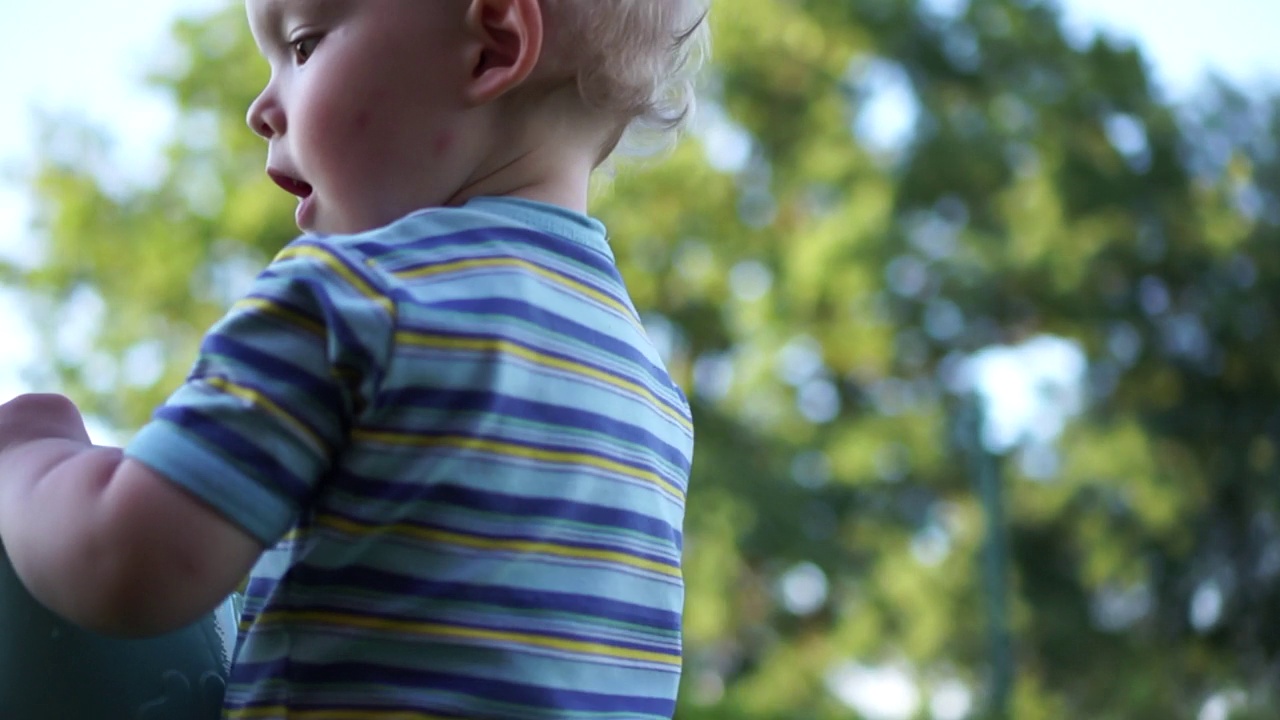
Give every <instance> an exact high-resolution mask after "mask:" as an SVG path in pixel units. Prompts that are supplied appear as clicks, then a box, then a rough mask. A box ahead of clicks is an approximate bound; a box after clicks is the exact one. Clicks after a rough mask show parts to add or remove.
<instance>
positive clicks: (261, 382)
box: [127, 198, 693, 720]
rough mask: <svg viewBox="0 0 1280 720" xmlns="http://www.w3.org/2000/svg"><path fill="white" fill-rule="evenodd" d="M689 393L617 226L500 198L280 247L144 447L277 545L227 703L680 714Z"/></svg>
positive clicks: (362, 715) (291, 714) (531, 713)
mask: <svg viewBox="0 0 1280 720" xmlns="http://www.w3.org/2000/svg"><path fill="white" fill-rule="evenodd" d="M692 444H693V433H692V423H691V418H690V413H689V407H688V404H687V402H686V400H685V398H684V396H683V394H682V393H681V392H680V390H679V389H678V388H677V387H676V385H675V384H674V383H673V382H672V380H671V378H670V376H669V375H668V373H667V371H666V370H665V369H664V367H663V362H662V360H661V358H660V357H659V355H658V353H657V352H656V351H655V349H654V346H653V345H652V344H651V342H650V341H649V339H648V337H647V336H646V334H645V331H644V329H643V327H642V326H641V323H640V320H639V318H638V316H637V314H636V311H635V309H634V307H633V306H632V304H631V301H630V299H629V298H628V295H627V291H626V289H625V287H624V285H623V282H622V280H621V278H620V277H619V275H618V272H617V270H616V268H615V265H614V261H613V256H612V254H611V252H610V250H609V246H608V244H607V242H606V239H605V233H604V227H603V226H602V225H600V224H599V223H598V222H596V221H595V220H592V219H590V218H587V217H585V216H582V215H579V214H577V213H572V212H569V211H566V210H563V209H559V208H555V207H552V206H549V205H542V204H539V203H533V202H528V201H521V200H512V199H497V198H483V199H477V200H473V201H472V202H470V203H468V204H467V205H466V206H465V207H462V208H450V209H436V210H425V211H422V212H418V213H415V214H413V215H410V216H408V217H406V218H404V219H402V220H400V221H398V222H396V223H394V224H392V225H390V226H388V227H385V228H382V229H379V230H376V231H371V232H368V233H364V234H359V235H352V236H343V237H325V238H320V237H311V238H302V239H299V240H297V241H295V242H293V243H292V244H290V245H289V246H288V247H287V248H285V249H284V250H283V251H282V252H281V253H280V254H279V256H277V258H276V259H275V260H274V261H273V262H272V263H271V265H270V266H269V267H268V268H267V269H266V271H265V272H264V273H263V274H262V275H261V276H260V277H259V278H258V280H257V281H256V283H255V285H254V287H253V288H252V291H251V292H250V293H249V294H248V295H247V296H246V297H245V298H244V299H242V300H241V301H239V302H238V303H237V304H236V305H235V306H234V307H233V309H232V310H231V311H230V313H229V314H228V315H227V316H226V317H225V318H224V319H223V320H222V321H220V322H219V324H218V325H216V326H215V327H214V328H213V329H212V330H211V331H210V333H209V335H208V336H207V338H206V339H205V341H204V343H203V346H202V349H201V353H200V356H199V359H198V361H197V363H196V365H195V368H194V370H193V372H192V374H191V377H190V378H189V380H188V381H187V383H186V384H185V385H184V386H183V387H181V388H180V389H179V390H178V391H177V392H176V393H175V394H174V395H173V397H172V398H171V399H170V400H169V402H168V403H166V404H165V405H164V406H163V407H162V408H160V409H159V410H158V411H157V412H156V415H155V418H154V420H153V421H152V422H151V423H150V424H149V425H147V426H146V427H145V428H144V429H143V430H142V431H141V432H140V433H139V435H138V436H137V437H136V438H135V440H134V441H133V442H132V443H131V444H130V445H129V447H128V448H127V452H128V454H129V455H130V456H131V457H133V458H136V459H138V460H140V461H142V462H144V463H145V464H147V465H148V466H150V467H152V468H154V469H155V470H156V471H158V472H160V473H161V474H163V475H165V476H167V477H168V478H170V479H171V480H172V481H174V482H176V483H178V484H180V485H182V486H183V487H185V488H186V489H188V490H190V491H191V492H193V493H194V494H195V495H197V496H198V497H200V498H202V499H203V500H205V501H206V502H208V503H209V504H211V505H212V506H213V507H215V508H217V509H218V510H219V511H221V512H222V513H224V514H225V515H226V516H227V517H228V518H230V519H231V520H233V521H234V522H236V523H237V524H239V525H241V526H243V527H244V528H245V529H246V530H247V531H249V532H250V533H252V534H253V535H254V536H256V537H257V538H258V539H259V540H261V541H262V542H263V543H264V544H265V545H266V546H268V547H271V548H272V549H270V550H269V551H267V552H266V554H264V555H263V557H262V559H261V560H260V561H259V563H258V565H257V566H256V568H255V569H254V572H253V575H252V577H251V578H250V580H249V583H248V590H247V597H246V605H245V613H244V616H243V619H242V623H241V636H240V639H239V643H238V647H237V653H236V659H235V663H234V666H233V669H232V673H231V678H230V682H229V685H228V692H227V700H226V708H227V716H228V717H230V718H285V717H288V718H317V719H320V718H323V719H325V720H345V719H347V718H350V719H357V718H358V719H360V720H377V718H397V719H400V718H403V719H408V718H432V719H436V718H493V719H500V718H511V719H512V720H515V719H517V718H518V719H520V720H530V719H537V718H583V719H586V718H610V719H612V720H621V719H623V718H669V717H671V716H672V714H673V713H674V709H675V695H676V688H677V684H678V680H679V674H680V649H681V636H680V631H681V611H682V605H683V599H684V593H683V584H682V580H681V572H680V553H681V542H682V536H681V528H682V521H683V516H684V501H685V489H686V483H687V480H688V475H689V466H690V461H691V456H692Z"/></svg>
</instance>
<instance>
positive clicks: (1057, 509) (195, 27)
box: [0, 0, 1280, 720]
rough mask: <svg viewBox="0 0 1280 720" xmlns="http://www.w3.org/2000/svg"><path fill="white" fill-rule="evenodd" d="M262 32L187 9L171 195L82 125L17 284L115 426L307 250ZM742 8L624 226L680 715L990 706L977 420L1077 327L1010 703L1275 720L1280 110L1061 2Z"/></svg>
mask: <svg viewBox="0 0 1280 720" xmlns="http://www.w3.org/2000/svg"><path fill="white" fill-rule="evenodd" d="M242 12H243V11H242V9H241V6H240V4H239V3H235V2H230V1H229V2H228V6H227V8H226V10H225V11H224V12H220V13H217V14H214V15H212V16H208V17H200V18H194V19H189V20H185V21H182V22H180V23H179V24H178V25H177V26H176V28H175V37H176V40H177V44H178V47H179V48H181V50H182V53H181V59H182V61H181V62H178V63H176V64H172V65H170V66H169V67H167V68H166V69H164V70H162V71H160V72H158V73H157V75H156V76H155V77H154V78H153V81H154V83H155V84H156V86H157V87H159V88H161V89H163V90H164V91H166V92H168V93H169V94H170V96H171V97H172V99H173V101H174V103H175V104H176V105H177V106H178V107H179V108H180V112H181V114H180V120H179V123H178V126H177V127H176V128H175V133H174V136H173V137H174V139H173V141H172V142H171V143H170V144H169V146H168V149H167V155H166V161H167V162H166V168H165V172H164V175H163V177H162V178H160V179H159V180H158V181H157V182H154V183H150V184H147V185H145V186H143V187H135V186H128V185H121V184H120V183H118V182H115V181H113V180H112V178H113V177H115V176H118V175H119V174H120V173H119V172H118V171H113V168H112V160H111V154H110V149H109V143H107V142H106V141H105V140H104V139H103V138H101V137H99V136H97V135H95V134H94V133H93V132H92V131H90V130H86V129H84V128H80V127H76V126H73V125H70V124H68V123H50V125H49V128H48V132H47V135H46V139H45V142H44V143H43V144H42V146H41V149H40V150H39V154H38V164H37V167H35V169H34V171H33V173H32V177H31V192H32V195H33V197H34V200H35V202H36V203H37V208H38V211H37V216H36V221H35V227H34V232H35V234H36V236H37V237H38V238H39V239H40V240H41V241H42V242H43V254H42V259H41V261H40V262H39V263H38V264H37V265H36V266H35V267H33V268H31V269H29V270H26V269H12V268H11V269H9V272H10V274H12V273H13V272H19V273H20V274H21V280H20V282H21V283H22V287H23V288H24V289H25V290H26V291H27V292H28V294H29V296H30V297H31V299H32V301H33V308H35V313H36V316H37V319H38V323H39V326H40V328H41V329H42V330H43V331H44V333H45V336H46V337H45V339H46V342H47V346H48V351H49V357H52V358H57V365H56V367H55V368H54V369H55V370H56V371H57V374H58V377H59V379H60V380H61V382H62V383H63V385H64V387H66V388H67V389H68V390H69V392H71V393H72V394H73V395H74V396H75V397H76V399H77V400H79V401H80V402H81V403H82V404H83V405H84V406H85V407H86V408H87V409H88V410H90V411H92V412H93V413H95V414H97V415H99V416H100V417H102V418H104V419H105V420H107V421H108V422H110V423H111V424H113V425H115V426H116V427H123V428H132V427H137V426H138V425H140V424H141V423H143V422H144V421H145V420H146V418H147V416H148V414H149V412H150V409H151V408H152V407H153V406H154V405H155V404H156V403H158V402H159V401H161V400H162V399H163V398H164V396H165V395H166V393H167V392H168V391H169V390H170V389H171V388H173V387H174V386H175V385H176V384H177V383H178V382H180V381H181V379H182V376H183V374H184V372H185V371H186V370H187V365H188V363H189V362H190V360H191V358H192V357H193V354H194V351H195V348H196V344H197V342H198V340H199V337H200V335H201V333H202V332H203V330H204V329H205V328H206V327H207V326H208V325H209V324H210V323H211V322H212V321H213V320H214V319H215V318H216V317H217V316H218V315H219V313H220V312H221V311H222V310H224V309H225V307H226V306H227V304H228V303H229V302H230V301H231V299H232V298H233V297H234V296H235V294H236V291H237V290H238V289H240V288H243V286H244V283H245V281H246V279H247V278H249V277H252V275H253V274H254V272H255V271H256V269H257V268H258V267H260V266H261V264H262V263H264V262H265V260H266V259H267V258H269V257H270V256H271V255H272V254H273V253H274V251H275V250H276V249H278V248H279V247H280V246H281V245H282V244H284V243H285V242H287V241H288V240H289V239H291V237H292V236H293V233H294V230H293V226H292V217H291V212H290V208H289V205H290V201H289V199H288V198H287V197H286V196H284V194H283V193H280V192H279V191H277V190H276V189H275V187H274V186H273V185H272V184H271V182H270V181H269V180H268V179H267V178H266V177H265V175H264V174H263V172H262V166H263V155H264V153H263V147H262V144H261V142H260V141H259V140H258V139H257V138H255V137H254V136H253V135H252V134H251V133H250V132H248V130H247V129H246V128H245V127H244V124H243V115H244V110H245V108H246V107H247V106H248V103H249V101H250V100H251V99H252V97H253V95H254V94H255V92H256V90H257V88H259V87H260V85H261V83H262V82H263V81H264V79H265V75H266V68H265V65H264V64H263V63H262V62H261V61H260V60H259V59H258V58H257V54H256V52H255V50H254V48H253V45H252V42H251V40H250V38H249V35H248V33H247V30H246V28H245V23H244V20H243V18H242ZM714 21H715V30H716V52H715V60H714V65H713V67H712V69H711V72H710V73H709V75H708V78H709V81H708V83H707V86H706V88H705V93H704V94H705V103H704V105H705V108H704V109H705V112H704V113H703V115H702V118H703V119H702V121H701V122H700V125H699V128H698V131H697V132H696V133H695V134H694V135H693V136H692V137H691V138H690V139H689V140H688V141H687V142H685V143H683V144H681V145H680V146H679V147H678V148H677V149H676V150H675V151H674V152H673V153H672V154H671V155H669V156H666V157H664V158H662V159H661V161H660V162H659V161H644V162H640V163H626V162H624V163H622V164H621V169H620V170H619V171H618V173H617V176H616V177H615V178H613V179H612V180H611V181H610V182H609V183H608V185H607V187H602V189H601V190H600V193H599V197H598V199H597V205H596V208H595V211H596V213H597V214H598V215H599V216H601V217H602V218H603V219H604V220H605V221H606V222H607V223H608V224H609V225H610V227H611V231H612V235H613V238H614V242H615V245H616V250H617V255H618V258H619V261H620V264H621V267H622V271H623V273H624V275H625V276H626V277H627V278H628V280H629V282H630V283H631V286H632V289H633V290H634V294H635V297H636V301H637V303H638V305H639V306H640V307H641V308H642V309H643V310H644V312H645V313H646V318H647V322H648V324H649V325H650V327H651V328H652V329H653V332H654V335H655V337H658V338H660V340H661V341H662V342H663V344H668V345H670V357H671V364H672V368H673V370H674V372H675V373H676V374H677V376H678V377H679V378H680V379H681V381H682V382H683V383H684V385H685V386H686V387H687V388H689V389H690V391H691V394H692V397H693V399H694V401H695V405H696V412H697V417H698V432H699V445H698V457H697V463H696V467H695V477H694V479H693V487H692V491H691V494H690V498H689V502H690V512H689V517H688V527H687V530H688V539H687V572H688V582H689V595H688V620H687V640H688V642H687V656H688V659H687V664H686V673H685V679H686V683H685V691H684V693H683V696H682V701H681V703H682V704H681V708H680V715H679V716H680V718H682V719H684V720H717V719H721V718H723V719H725V720H728V719H731V718H732V719H734V720H738V719H742V720H751V719H758V720H764V719H766V718H769V719H772V718H779V719H787V720H792V719H794V720H824V719H826V718H850V717H858V715H857V712H856V710H855V709H854V708H853V707H851V705H850V704H849V703H847V702H844V701H842V700H841V698H842V697H845V698H847V697H848V695H849V690H850V688H851V687H853V686H854V685H856V684H857V682H855V679H856V677H857V676H858V675H857V674H858V673H859V672H861V673H862V674H863V676H870V677H878V678H880V679H881V681H882V682H880V684H879V685H873V687H878V688H880V694H881V695H884V694H885V693H886V692H887V690H885V688H887V687H889V685H891V684H892V682H891V680H892V678H893V677H899V678H900V677H902V674H905V676H906V677H907V678H908V679H909V680H910V682H911V683H912V684H913V685H914V687H915V688H916V691H917V692H918V693H919V702H918V703H917V712H916V714H915V716H914V717H919V718H929V717H937V718H959V717H969V716H972V717H983V716H985V714H986V713H988V711H990V710H992V709H991V708H989V707H988V706H987V704H986V702H985V698H986V697H987V694H988V692H989V689H990V685H991V678H992V669H991V658H992V648H991V647H990V645H989V643H988V636H987V629H986V626H987V608H988V601H989V597H988V596H987V595H986V594H985V590H984V587H983V583H982V574H981V572H980V554H981V552H982V544H983V541H984V537H985V535H986V525H985V519H984V514H983V509H982V506H981V504H980V502H979V499H978V497H977V494H976V492H975V489H974V480H973V477H972V472H971V469H972V468H973V466H974V465H973V461H974V458H973V457H972V453H970V452H966V451H965V448H964V447H963V446H962V445H960V444H958V443H957V442H955V441H954V438H955V437H956V436H957V433H956V422H957V420H956V418H957V417H958V413H959V410H960V408H961V407H962V405H963V403H964V401H965V399H966V395H967V393H968V392H969V391H970V390H971V389H972V372H971V371H972V368H973V367H974V366H973V363H972V362H969V361H970V360H971V358H973V357H974V355H975V353H978V352H979V351H981V350H983V349H986V348H992V347H1001V346H1005V347H1014V346H1018V345H1019V344H1020V343H1023V342H1025V341H1028V340H1030V339H1033V338H1036V337H1039V336H1046V335H1047V336H1055V337H1060V338H1067V339H1069V340H1070V341H1071V342H1073V343H1075V344H1076V346H1077V347H1078V348H1079V349H1080V351H1081V352H1082V353H1083V354H1084V357H1085V358H1086V359H1087V366H1086V367H1087V369H1086V372H1085V373H1084V376H1083V384H1082V388H1081V390H1082V392H1083V395H1084V400H1083V403H1082V410H1081V412H1080V413H1078V414H1076V415H1074V416H1073V417H1071V418H1069V421H1068V422H1067V423H1066V425H1065V429H1064V430H1063V432H1061V433H1060V434H1057V435H1053V434H1052V433H1050V437H1049V438H1047V439H1046V438H1045V437H1040V438H1039V439H1036V438H1035V437H1029V438H1026V439H1024V440H1023V441H1022V442H1020V443H1018V444H1016V445H1014V446H1013V447H1011V448H1009V450H1008V453H1007V456H1006V457H1004V458H1003V462H1002V465H1001V466H1002V467H1003V471H1004V478H1005V482H1004V492H1005V504H1006V506H1007V507H1006V508H1005V512H1006V514H1007V518H1008V527H1007V529H1006V530H1005V532H1004V533H1003V536H1004V537H1006V538H1007V540H1008V542H1009V547H1010V553H1011V572H1010V582H1009V588H1008V591H1009V593H1010V607H1011V611H1010V616H1009V618H1008V622H1009V623H1010V625H1011V629H1012V636H1013V655H1014V659H1015V666H1016V684H1015V686H1014V689H1013V693H1012V699H1011V703H1012V704H1011V707H1010V710H1009V715H1010V716H1012V717H1016V718H1026V719H1028V720H1034V719H1037V718H1046V719H1047V718H1086V717H1087V718H1148V717H1159V718H1194V717H1196V716H1197V714H1198V713H1199V712H1200V709H1201V708H1202V707H1204V706H1205V703H1206V702H1208V703H1216V705H1215V707H1219V708H1221V709H1223V711H1224V712H1223V714H1221V715H1219V716H1218V717H1226V716H1227V713H1228V712H1234V714H1233V715H1231V717H1234V718H1253V717H1258V718H1261V717H1273V716H1274V715H1275V713H1276V712H1277V711H1278V709H1280V698H1278V697H1277V690H1276V688H1277V687H1278V685H1277V682H1276V681H1277V680H1278V679H1280V621H1277V620H1276V619H1275V618H1277V617H1280V584H1278V583H1280V514H1278V511H1280V506H1278V504H1277V499H1278V498H1277V494H1278V493H1280V485H1278V484H1277V482H1276V480H1277V475H1278V474H1280V473H1278V472H1277V471H1278V470H1280V464H1278V462H1280V451H1278V443H1280V363H1278V362H1277V360H1276V357H1275V356H1276V355H1277V353H1278V351H1280V322H1278V321H1277V315H1276V313H1275V312H1274V306H1275V302H1276V298H1277V293H1280V157H1278V156H1277V147H1276V143H1277V142H1280V102H1278V101H1277V100H1275V99H1271V98H1262V99H1259V98H1258V97H1256V96H1251V95H1246V94H1243V93H1241V92H1240V91H1238V90H1236V89H1233V88H1231V87H1230V86H1228V85H1227V84H1225V83H1222V82H1215V83H1212V84H1210V85H1209V86H1208V87H1206V88H1204V90H1203V91H1202V92H1201V93H1200V94H1199V95H1198V96H1197V97H1195V98H1194V99H1192V100H1191V101H1189V102H1188V103H1186V104H1184V105H1182V106H1173V105H1172V104H1170V103H1169V102H1167V101H1166V100H1164V99H1163V98H1162V97H1161V96H1160V93H1159V92H1158V90H1157V89H1156V88H1154V87H1153V85H1152V82H1151V80H1150V77H1149V75H1148V73H1147V71H1146V69H1145V61H1144V59H1143V57H1142V56H1141V54H1140V53H1139V52H1138V51H1137V50H1135V49H1134V48H1132V47H1130V46H1128V45H1126V44H1124V43H1122V42H1119V41H1116V40H1113V39H1109V38H1106V37H1098V38H1091V39H1089V40H1088V41H1079V40H1072V39H1070V38H1068V36H1067V35H1065V34H1064V32H1063V30H1062V28H1061V26H1060V22H1059V18H1058V15H1057V12H1056V10H1055V9H1054V8H1053V7H1052V6H1050V5H1046V4H1044V3H1042V2H1036V1H1035V0H970V1H969V2H968V3H965V2H948V3H941V2H932V3H926V2H918V1H917V0H859V1H858V2H836V1H834V0H751V1H750V2H734V3H728V2H721V3H719V4H718V5H717V7H716V8H715V11H714ZM895 127H898V128H899V129H901V130H902V132H900V133H896V134H895V133H892V132H889V131H890V130H893V129H894V128H895ZM0 277H4V275H0ZM1024 357H1027V358H1029V360H1028V362H1035V356H1034V355H1027V356H1024ZM1008 387H1009V388H1013V387H1014V386H1013V385H1012V379H1010V384H1009V385H1008ZM1010 391H1012V390H1010ZM1059 400H1061V398H1059ZM1048 402H1049V403H1050V405H1051V406H1052V405H1053V402H1054V398H1053V397H1050V398H1048ZM1058 405H1059V406H1061V402H1059V403H1058ZM877 672H878V673H880V674H879V675H877V674H876V673H877ZM886 672H889V673H891V674H889V675H886V674H885V673H886ZM868 673H869V675H868ZM892 673H897V675H893V674H892ZM886 678H890V679H889V680H886ZM873 694H875V693H873ZM946 698H951V699H952V701H951V702H947V701H946ZM881 699H882V700H883V699H884V698H883V697H882V698H881ZM854 704H857V703H854ZM908 705H909V704H908ZM860 707H861V706H860ZM966 707H968V711H967V712H966V711H965V708H966ZM864 711H866V712H868V716H869V717H871V716H873V715H874V713H872V712H871V711H870V710H867V709H866V708H864ZM886 717H888V716H886Z"/></svg>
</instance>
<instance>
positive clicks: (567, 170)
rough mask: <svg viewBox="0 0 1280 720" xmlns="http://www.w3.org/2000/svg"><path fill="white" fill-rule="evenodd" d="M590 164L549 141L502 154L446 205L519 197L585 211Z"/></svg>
mask: <svg viewBox="0 0 1280 720" xmlns="http://www.w3.org/2000/svg"><path fill="white" fill-rule="evenodd" d="M592 170H593V163H592V162H591V160H590V158H588V157H586V156H585V155H584V156H583V157H574V156H573V155H571V154H568V153H564V152H563V151H562V150H560V149H558V148H556V146H555V145H554V144H552V143H548V144H547V145H545V146H543V148H535V149H526V150H522V151H519V152H508V153H505V154H504V155H503V156H502V157H501V158H500V159H499V160H497V161H496V162H494V163H492V164H489V165H487V166H485V167H481V168H479V169H478V170H477V172H476V173H474V174H473V175H472V176H471V177H470V178H469V179H468V181H467V182H466V183H465V184H464V185H463V186H462V187H460V188H459V189H458V191H457V192H455V193H454V194H453V196H452V197H450V198H449V200H448V201H447V202H446V203H445V204H446V205H453V206H457V205H462V204H463V203H465V202H466V201H468V200H470V199H471V198H475V197H481V196H490V197H494V196H497V197H518V198H523V199H525V200H536V201H538V202H544V203H549V204H552V205H559V206H561V207H564V208H567V209H569V210H574V211H577V212H580V213H584V214H585V213H586V212H587V198H588V193H589V191H590V181H591V172H592Z"/></svg>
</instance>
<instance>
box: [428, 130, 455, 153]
mask: <svg viewBox="0 0 1280 720" xmlns="http://www.w3.org/2000/svg"><path fill="white" fill-rule="evenodd" d="M451 147H453V134H452V133H450V132H449V131H448V130H446V131H444V132H441V133H440V134H439V135H437V136H436V141H435V144H434V145H432V150H434V151H435V154H436V157H439V156H441V155H444V154H445V153H447V152H448V151H449V148H451Z"/></svg>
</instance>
